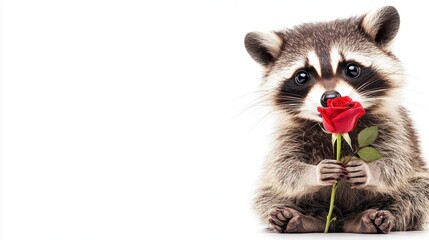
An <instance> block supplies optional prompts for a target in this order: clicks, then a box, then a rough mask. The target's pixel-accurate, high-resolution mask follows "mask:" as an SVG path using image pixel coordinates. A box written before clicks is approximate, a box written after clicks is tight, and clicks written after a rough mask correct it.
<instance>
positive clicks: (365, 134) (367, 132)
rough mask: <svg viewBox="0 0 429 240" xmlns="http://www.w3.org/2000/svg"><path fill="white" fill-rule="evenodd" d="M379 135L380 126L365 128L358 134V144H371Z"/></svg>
mask: <svg viewBox="0 0 429 240" xmlns="http://www.w3.org/2000/svg"><path fill="white" fill-rule="evenodd" d="M377 136H378V127H377V126H372V127H368V128H365V129H363V130H362V131H360V133H359V135H358V144H359V147H360V148H363V147H366V146H369V145H371V144H373V143H374V142H375V139H377Z"/></svg>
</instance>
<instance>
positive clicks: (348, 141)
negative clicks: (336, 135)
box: [341, 133, 353, 150]
mask: <svg viewBox="0 0 429 240" xmlns="http://www.w3.org/2000/svg"><path fill="white" fill-rule="evenodd" d="M341 135H343V138H344V141H346V143H347V144H349V146H350V148H351V149H352V150H353V147H352V140H351V139H350V136H349V134H348V133H343V134H341Z"/></svg>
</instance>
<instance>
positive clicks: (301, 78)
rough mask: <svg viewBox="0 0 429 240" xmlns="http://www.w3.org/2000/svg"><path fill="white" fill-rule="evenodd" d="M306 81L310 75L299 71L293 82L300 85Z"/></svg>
mask: <svg viewBox="0 0 429 240" xmlns="http://www.w3.org/2000/svg"><path fill="white" fill-rule="evenodd" d="M308 80H310V75H308V73H307V72H306V71H299V72H298V73H297V74H296V75H295V82H296V84H298V85H302V84H304V83H306V82H307V81H308Z"/></svg>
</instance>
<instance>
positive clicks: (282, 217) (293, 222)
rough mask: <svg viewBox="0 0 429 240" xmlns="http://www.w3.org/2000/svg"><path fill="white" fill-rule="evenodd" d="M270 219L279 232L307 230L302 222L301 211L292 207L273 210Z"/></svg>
mask: <svg viewBox="0 0 429 240" xmlns="http://www.w3.org/2000/svg"><path fill="white" fill-rule="evenodd" d="M268 221H269V222H270V223H271V226H272V227H273V229H274V230H275V231H276V232H279V233H292V232H306V231H305V229H304V227H303V224H302V217H301V213H300V212H298V211H296V210H294V209H292V208H283V209H274V210H272V211H271V212H270V218H269V219H268Z"/></svg>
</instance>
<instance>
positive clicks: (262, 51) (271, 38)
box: [244, 32, 283, 67]
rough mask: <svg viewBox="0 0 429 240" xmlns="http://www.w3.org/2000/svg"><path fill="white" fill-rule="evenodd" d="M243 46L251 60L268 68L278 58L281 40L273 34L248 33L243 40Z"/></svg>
mask: <svg viewBox="0 0 429 240" xmlns="http://www.w3.org/2000/svg"><path fill="white" fill-rule="evenodd" d="M244 45H245V47H246V50H247V52H248V53H249V54H250V56H251V57H252V58H253V60H255V61H256V62H258V63H259V64H261V65H262V66H263V67H268V66H270V64H272V63H274V62H275V61H276V60H277V58H278V57H279V56H280V53H281V50H282V45H283V38H282V37H281V36H279V35H278V34H277V33H275V32H269V33H261V32H250V33H248V34H246V37H245V38H244Z"/></svg>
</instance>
